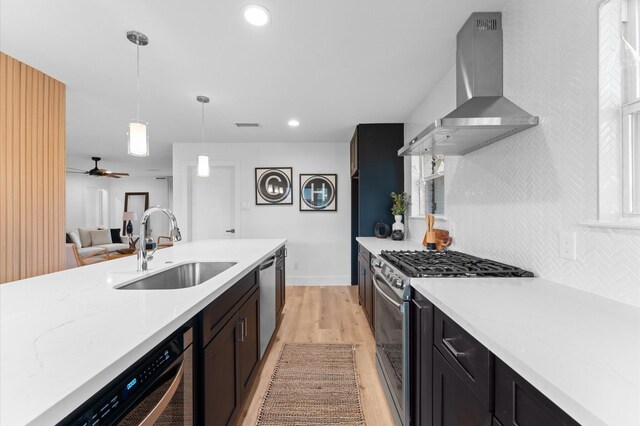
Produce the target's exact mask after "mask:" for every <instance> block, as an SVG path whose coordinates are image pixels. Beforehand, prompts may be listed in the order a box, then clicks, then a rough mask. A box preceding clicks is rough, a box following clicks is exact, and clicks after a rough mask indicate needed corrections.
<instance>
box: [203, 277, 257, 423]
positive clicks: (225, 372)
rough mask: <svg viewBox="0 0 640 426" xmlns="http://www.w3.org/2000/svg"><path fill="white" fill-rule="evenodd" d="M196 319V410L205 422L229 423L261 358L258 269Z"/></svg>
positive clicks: (233, 417)
mask: <svg viewBox="0 0 640 426" xmlns="http://www.w3.org/2000/svg"><path fill="white" fill-rule="evenodd" d="M200 318H201V324H202V325H201V329H202V333H201V342H202V343H201V345H202V348H203V349H202V351H201V356H200V359H201V363H200V369H199V370H200V371H201V374H200V383H201V385H200V386H201V388H202V396H201V398H200V402H199V403H200V404H201V405H202V409H201V410H199V411H200V413H202V416H203V418H204V421H203V423H204V424H205V425H207V426H227V425H232V424H233V423H234V422H235V420H236V417H237V414H238V412H239V410H240V407H241V406H242V403H243V401H244V398H245V397H246V395H247V394H248V392H249V389H250V386H251V384H252V380H253V378H254V376H255V372H256V370H257V367H258V365H259V362H260V290H259V288H258V281H257V271H252V272H251V273H250V274H248V275H247V276H245V277H244V278H242V279H241V280H240V281H238V282H237V283H236V284H234V286H232V287H231V288H230V289H229V290H227V291H226V292H225V293H223V294H222V295H221V296H220V297H219V298H217V299H216V300H214V301H213V302H212V303H211V304H210V305H209V306H208V307H206V308H205V309H204V310H203V311H202V314H201V315H200Z"/></svg>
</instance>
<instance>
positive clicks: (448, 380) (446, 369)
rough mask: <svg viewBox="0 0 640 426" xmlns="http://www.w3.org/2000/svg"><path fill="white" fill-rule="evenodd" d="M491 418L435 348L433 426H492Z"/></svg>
mask: <svg viewBox="0 0 640 426" xmlns="http://www.w3.org/2000/svg"><path fill="white" fill-rule="evenodd" d="M491 423H492V416H491V413H490V412H489V410H487V409H486V408H485V407H484V406H483V405H482V403H481V402H480V401H479V400H478V398H476V396H475V395H474V393H473V392H471V389H470V388H469V387H468V386H467V385H466V384H465V382H464V381H462V380H461V379H460V377H459V376H458V374H457V373H456V372H455V370H454V369H453V368H451V366H450V365H449V363H448V362H447V361H446V360H445V359H444V358H443V357H442V355H440V352H438V350H437V349H435V348H433V424H434V425H436V426H491Z"/></svg>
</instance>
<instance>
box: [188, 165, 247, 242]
mask: <svg viewBox="0 0 640 426" xmlns="http://www.w3.org/2000/svg"><path fill="white" fill-rule="evenodd" d="M209 166H210V167H233V170H234V172H233V179H234V186H235V188H234V191H233V197H234V200H233V205H234V210H233V220H234V222H235V224H234V226H235V230H236V233H235V238H242V227H241V226H240V200H241V187H242V181H241V173H240V169H241V163H240V161H234V160H209ZM197 167H198V162H197V161H194V160H185V161H183V162H182V168H183V170H185V171H186V179H183V180H182V184H181V186H180V192H181V193H182V197H185V198H183V205H184V206H185V213H186V214H185V217H184V218H181V219H180V221H181V222H183V223H184V224H185V225H184V228H183V225H180V227H181V228H183V229H184V230H185V231H186V232H184V235H185V236H186V238H185V240H186V242H190V241H192V238H191V231H192V229H191V196H192V195H191V182H192V170H193V169H196V168H197ZM201 179H209V178H201Z"/></svg>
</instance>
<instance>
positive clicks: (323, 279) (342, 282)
mask: <svg viewBox="0 0 640 426" xmlns="http://www.w3.org/2000/svg"><path fill="white" fill-rule="evenodd" d="M286 279H287V285H288V286H296V285H326V286H348V285H351V277H349V276H347V275H344V276H309V275H287V278H286Z"/></svg>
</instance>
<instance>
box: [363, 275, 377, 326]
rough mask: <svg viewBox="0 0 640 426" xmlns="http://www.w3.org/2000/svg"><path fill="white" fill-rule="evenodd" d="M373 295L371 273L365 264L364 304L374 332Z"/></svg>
mask: <svg viewBox="0 0 640 426" xmlns="http://www.w3.org/2000/svg"><path fill="white" fill-rule="evenodd" d="M374 293H375V291H374V289H373V273H372V272H371V269H369V264H368V263H367V265H366V266H365V268H364V296H365V297H364V303H365V306H366V311H367V314H368V319H369V325H370V326H371V329H372V330H374V331H375V322H374V318H375V317H374V315H375V305H376V304H375V303H374V301H373V298H374Z"/></svg>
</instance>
